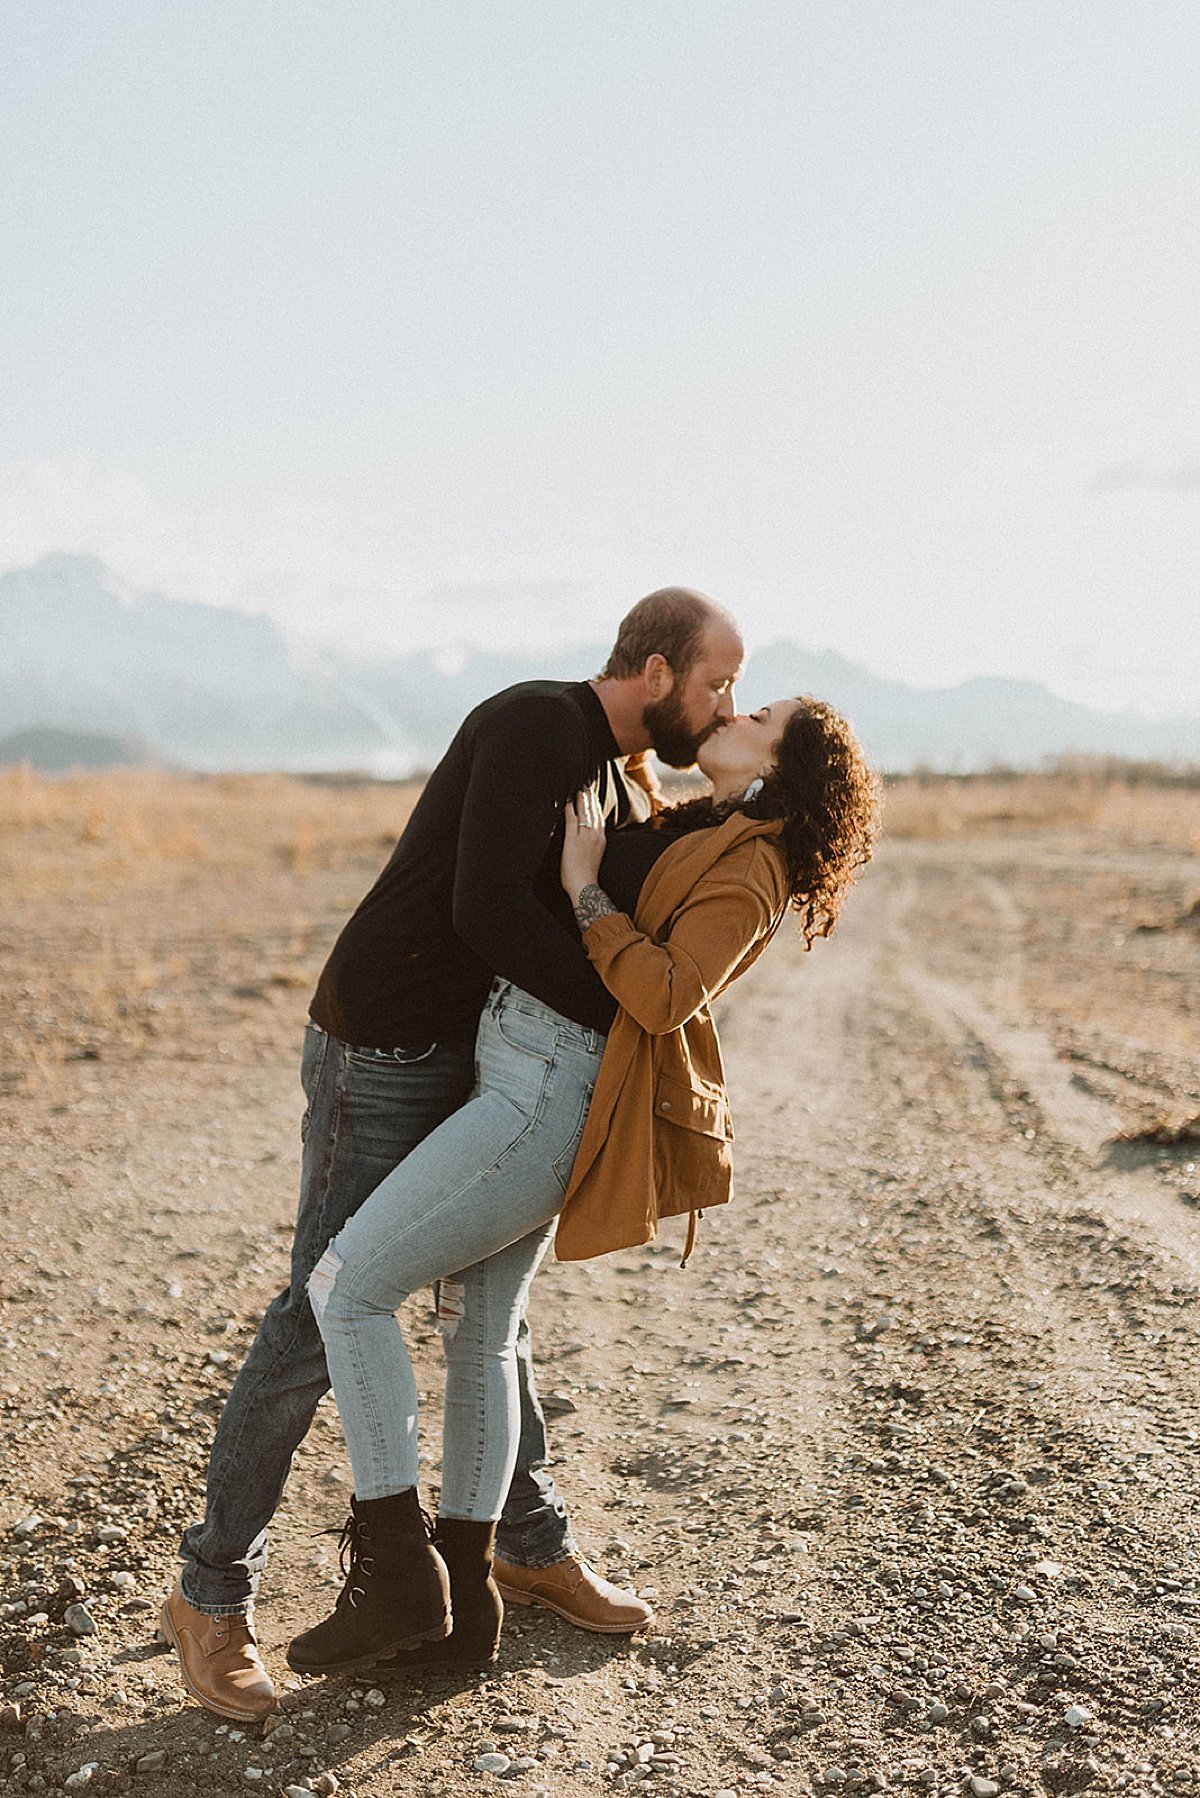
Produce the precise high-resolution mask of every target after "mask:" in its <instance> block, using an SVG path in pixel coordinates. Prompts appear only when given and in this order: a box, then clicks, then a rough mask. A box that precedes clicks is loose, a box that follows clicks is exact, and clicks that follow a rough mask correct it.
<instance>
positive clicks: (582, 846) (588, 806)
mask: <svg viewBox="0 0 1200 1798" xmlns="http://www.w3.org/2000/svg"><path fill="white" fill-rule="evenodd" d="M563 819H564V822H565V825H566V832H565V835H564V836H563V850H562V869H561V875H562V883H563V886H564V887H565V888H566V890H567V892H568V893H569V894H570V896H571V903H572V905H574V903H575V901H576V900H577V899H578V897H579V895H580V893H581V892H582V891H583V889H584V887H586V886H593V885H594V884H595V881H596V876H597V875H598V874H599V872H600V863H601V862H602V861H603V859H604V819H603V817H602V816H601V814H600V801H599V800H598V799H597V798H596V795H595V793H594V792H593V791H592V789H591V788H590V787H585V788H584V789H583V791H582V793H577V794H576V795H575V800H574V803H572V801H571V800H569V799H568V801H567V803H566V807H565V809H564V812H563Z"/></svg>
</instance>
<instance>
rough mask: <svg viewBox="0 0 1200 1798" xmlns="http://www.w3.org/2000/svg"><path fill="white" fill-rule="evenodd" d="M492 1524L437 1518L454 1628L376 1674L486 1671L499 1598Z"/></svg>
mask: <svg viewBox="0 0 1200 1798" xmlns="http://www.w3.org/2000/svg"><path fill="white" fill-rule="evenodd" d="M495 1540H496V1526H495V1524H494V1523H469V1522H468V1521H467V1520H466V1519H465V1518H463V1517H439V1518H438V1520H437V1526H436V1528H435V1529H434V1532H433V1545H434V1547H435V1548H436V1549H437V1551H438V1553H439V1554H440V1555H441V1557H442V1559H443V1561H445V1563H446V1567H447V1570H448V1572H449V1574H450V1609H451V1611H452V1612H453V1617H454V1627H453V1628H452V1630H451V1631H450V1634H449V1635H448V1636H445V1637H443V1639H442V1640H441V1641H440V1642H422V1643H421V1645H420V1647H419V1648H409V1649H406V1650H405V1651H404V1653H402V1654H397V1655H393V1656H391V1657H390V1658H389V1659H388V1660H386V1661H382V1662H380V1663H379V1665H378V1666H377V1667H376V1672H378V1673H385V1672H386V1673H401V1674H402V1673H420V1672H421V1671H423V1670H424V1669H425V1668H430V1667H449V1668H455V1667H459V1668H462V1669H463V1670H464V1671H471V1670H477V1669H479V1668H481V1667H490V1666H491V1664H492V1662H493V1661H494V1660H495V1658H496V1650H497V1648H498V1647H499V1646H500V1626H501V1624H502V1623H503V1621H504V1600H503V1599H502V1598H501V1596H500V1589H499V1587H498V1586H497V1584H496V1582H495V1580H494V1579H493V1578H492V1547H493V1544H494V1543H495Z"/></svg>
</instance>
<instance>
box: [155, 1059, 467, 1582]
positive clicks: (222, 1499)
mask: <svg viewBox="0 0 1200 1798" xmlns="http://www.w3.org/2000/svg"><path fill="white" fill-rule="evenodd" d="M400 1053H401V1052H397V1055H392V1056H387V1055H383V1054H381V1053H379V1052H376V1051H369V1050H368V1051H364V1050H356V1049H350V1048H347V1047H346V1045H345V1044H343V1043H339V1042H338V1041H337V1040H336V1039H335V1038H333V1037H330V1036H327V1035H326V1034H325V1033H324V1032H323V1031H320V1030H318V1029H316V1027H315V1026H312V1025H310V1026H309V1029H308V1031H307V1033H306V1035H305V1044H304V1060H303V1065H302V1078H303V1081H304V1090H305V1096H306V1098H307V1100H308V1109H307V1111H306V1113H305V1119H304V1125H303V1127H302V1132H303V1137H304V1157H303V1166H302V1174H301V1191H300V1209H299V1214H298V1216H297V1220H296V1234H295V1239H294V1243H293V1248H292V1277H291V1283H290V1285H289V1286H288V1287H287V1288H286V1289H285V1290H284V1291H283V1292H281V1293H280V1294H279V1296H278V1297H277V1298H276V1299H275V1300H274V1301H273V1303H272V1304H271V1305H270V1307H269V1308H268V1310H267V1313H266V1315H265V1316H264V1318H263V1320H262V1323H261V1325H260V1326H259V1331H258V1335H257V1337H256V1338H255V1340H254V1343H253V1345H252V1347H251V1349H250V1352H249V1354H248V1355H247V1357H246V1360H245V1363H244V1364H243V1366H242V1369H241V1372H240V1373H239V1374H238V1376H237V1379H236V1380H235V1381H234V1385H233V1389H232V1391H231V1392H230V1394H229V1398H228V1400H227V1401H226V1404H225V1409H224V1411H223V1412H222V1414H221V1419H220V1422H219V1424H218V1426H217V1434H216V1439H215V1441H214V1443H213V1449H212V1455H211V1457H210V1460H209V1471H208V1504H207V1510H206V1513H205V1517H204V1521H203V1523H199V1524H194V1525H193V1526H192V1528H191V1529H189V1530H188V1531H187V1533H186V1534H185V1536H184V1538H183V1543H182V1550H181V1552H182V1554H183V1558H184V1562H185V1565H184V1571H183V1576H182V1584H183V1595H184V1597H185V1599H186V1600H187V1602H188V1604H189V1605H191V1606H192V1607H193V1608H194V1609H195V1610H197V1611H202V1612H206V1613H208V1615H210V1616H216V1617H220V1616H227V1615H231V1614H235V1613H238V1612H241V1611H245V1610H246V1609H247V1608H248V1606H249V1605H250V1604H251V1602H252V1600H253V1597H254V1592H255V1589H256V1587H257V1585H258V1578H259V1575H260V1573H261V1572H262V1568H263V1565H264V1563H265V1561H266V1553H267V1525H268V1524H269V1522H270V1520H271V1518H272V1516H273V1515H274V1512H275V1509H276V1507H277V1506H278V1504H279V1500H280V1496H281V1495H282V1492H283V1488H284V1484H285V1482H286V1480H287V1476H288V1473H289V1471H290V1468H291V1459H292V1454H293V1452H294V1451H295V1449H296V1447H297V1446H298V1445H299V1443H300V1442H301V1441H302V1440H303V1438H304V1436H305V1434H306V1433H307V1431H308V1428H309V1425H310V1424H311V1422H312V1418H313V1413H314V1412H315V1410H316V1408H317V1405H318V1403H319V1401H320V1400H321V1398H322V1397H323V1396H324V1394H325V1393H326V1392H327V1391H328V1390H329V1376H328V1373H327V1371H326V1367H325V1351H324V1346H323V1344H322V1342H321V1336H320V1332H319V1331H318V1329H317V1326H316V1322H315V1320H314V1318H313V1315H312V1310H311V1308H310V1306H309V1303H308V1295H307V1291H306V1285H307V1281H308V1276H309V1274H310V1273H311V1272H312V1269H313V1267H314V1266H315V1265H316V1263H317V1261H318V1260H319V1259H320V1257H321V1255H322V1254H323V1253H324V1251H325V1249H326V1247H327V1246H328V1243H329V1241H330V1239H331V1238H332V1237H333V1236H335V1235H336V1234H337V1232H338V1231H339V1230H340V1229H341V1227H342V1225H343V1224H344V1223H345V1222H346V1220H347V1218H348V1217H350V1216H351V1215H352V1214H353V1213H354V1212H355V1211H357V1210H358V1208H359V1206H360V1205H361V1204H362V1203H363V1201H364V1200H365V1199H367V1198H368V1197H369V1196H370V1194H371V1193H372V1192H373V1191H374V1189H375V1188H376V1187H377V1186H378V1185H379V1183H380V1181H381V1180H383V1179H384V1178H385V1176H386V1175H387V1174H389V1173H390V1172H391V1170H392V1169H393V1168H394V1167H395V1166H396V1164H397V1163H398V1162H400V1161H402V1160H403V1159H404V1157H405V1156H406V1155H407V1154H408V1153H409V1151H410V1150H411V1149H413V1148H415V1147H416V1145H417V1144H418V1143H419V1142H421V1141H422V1140H423V1139H424V1138H425V1137H426V1136H428V1134H429V1133H430V1131H431V1130H434V1129H436V1127H437V1126H438V1124H440V1123H441V1122H442V1121H443V1120H444V1119H445V1118H447V1117H448V1116H449V1115H450V1114H451V1112H453V1111H456V1110H457V1109H458V1107H459V1106H460V1105H462V1104H464V1103H465V1102H466V1100H467V1098H468V1097H469V1095H470V1090H471V1083H472V1077H473V1065H474V1064H473V1055H472V1050H471V1048H470V1046H469V1045H467V1044H465V1043H439V1044H435V1045H433V1046H432V1047H431V1048H428V1049H425V1050H419V1051H413V1052H412V1053H411V1055H409V1053H408V1052H404V1058H397V1057H398V1056H399V1055H400Z"/></svg>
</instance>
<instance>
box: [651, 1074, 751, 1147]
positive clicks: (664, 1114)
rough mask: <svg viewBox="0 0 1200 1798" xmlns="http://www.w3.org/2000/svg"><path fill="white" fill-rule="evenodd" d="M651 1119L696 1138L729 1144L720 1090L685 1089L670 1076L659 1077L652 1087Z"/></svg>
mask: <svg viewBox="0 0 1200 1798" xmlns="http://www.w3.org/2000/svg"><path fill="white" fill-rule="evenodd" d="M654 1115H655V1117H656V1119H658V1120H659V1122H661V1123H664V1124H677V1125H678V1126H679V1128H680V1129H681V1130H695V1131H696V1132H697V1133H698V1134H699V1135H700V1136H715V1137H716V1138H717V1140H718V1141H719V1142H732V1141H733V1119H732V1118H731V1117H730V1115H729V1099H728V1097H727V1096H726V1094H725V1093H724V1091H723V1090H722V1089H721V1088H720V1087H700V1086H689V1085H688V1084H687V1082H686V1081H684V1080H676V1079H674V1078H673V1077H672V1076H671V1075H670V1074H660V1075H659V1076H658V1079H657V1080H656V1081H655V1084H654Z"/></svg>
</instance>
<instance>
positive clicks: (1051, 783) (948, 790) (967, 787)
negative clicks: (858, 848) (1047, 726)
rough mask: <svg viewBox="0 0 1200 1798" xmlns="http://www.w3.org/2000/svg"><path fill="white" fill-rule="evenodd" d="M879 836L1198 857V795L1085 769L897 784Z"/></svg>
mask: <svg viewBox="0 0 1200 1798" xmlns="http://www.w3.org/2000/svg"><path fill="white" fill-rule="evenodd" d="M884 828H885V830H886V831H887V834H888V835H889V836H893V837H922V838H932V837H953V836H960V835H965V836H984V835H987V836H997V835H1000V834H1002V833H1004V832H1006V831H1019V832H1026V831H1042V830H1044V831H1051V830H1054V831H1063V830H1066V831H1071V832H1082V833H1085V834H1089V835H1094V836H1098V837H1102V838H1103V839H1104V841H1105V843H1106V844H1108V845H1110V846H1111V847H1114V848H1116V847H1120V846H1127V847H1130V848H1144V847H1149V846H1154V847H1160V848H1169V849H1179V850H1183V851H1185V852H1186V851H1190V852H1192V853H1196V852H1200V790H1197V788H1196V787H1194V786H1187V785H1184V784H1178V785H1174V784H1168V783H1165V782H1164V783H1161V784H1160V783H1157V782H1151V781H1135V780H1131V779H1129V778H1125V777H1122V776H1119V775H1115V774H1112V773H1107V772H1104V771H1100V772H1092V771H1089V770H1087V769H1083V770H1080V771H1078V772H1071V771H1063V772H1060V773H1054V774H1019V775H1006V774H997V775H987V776H971V777H969V778H956V777H954V776H948V775H924V774H913V775H904V776H897V777H895V778H893V779H891V780H889V781H888V783H887V793H886V800H885V806H884Z"/></svg>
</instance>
